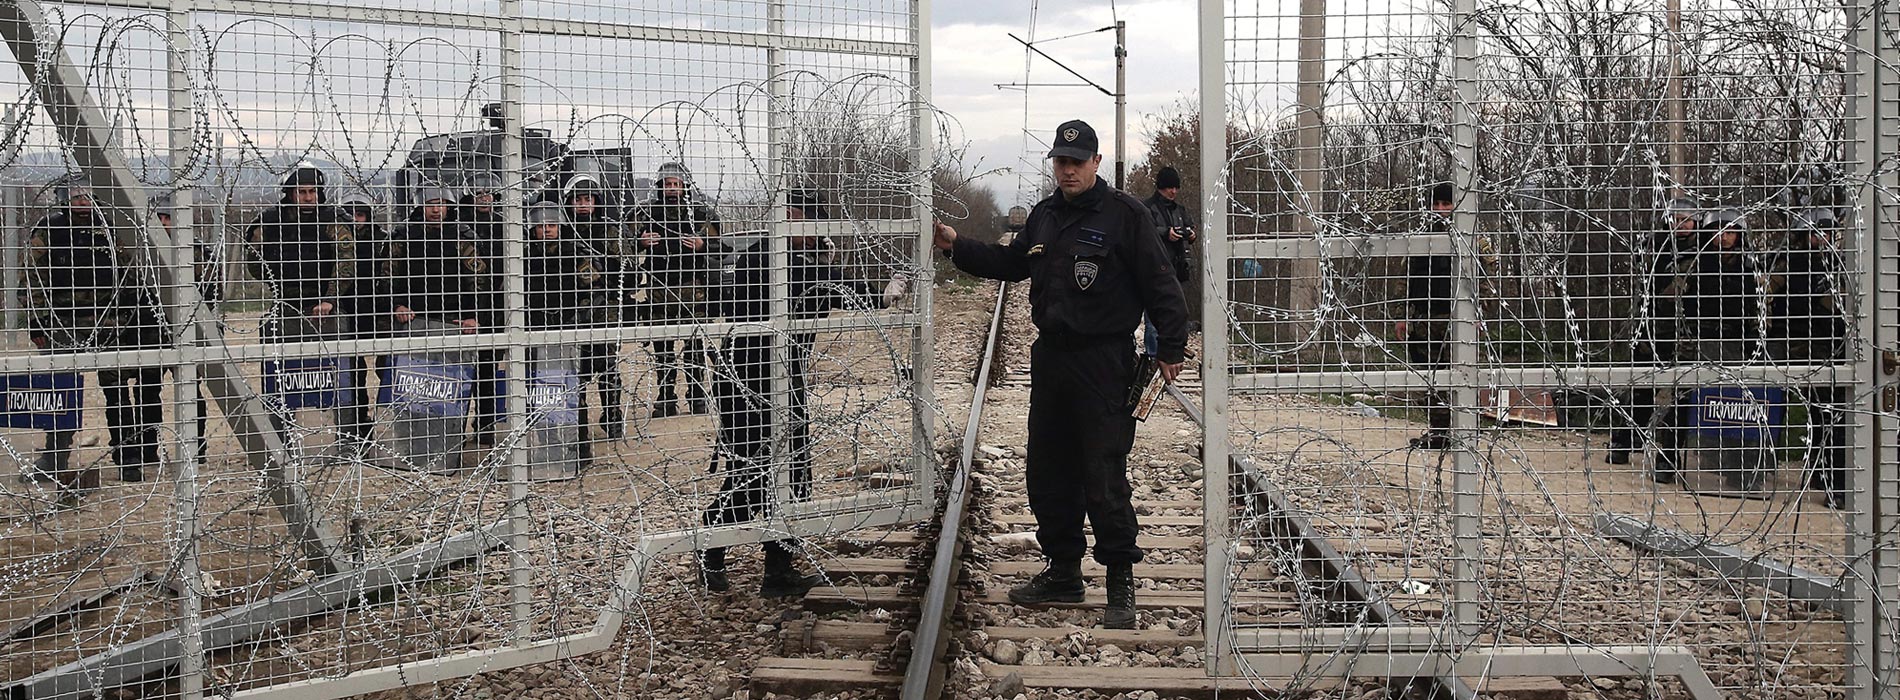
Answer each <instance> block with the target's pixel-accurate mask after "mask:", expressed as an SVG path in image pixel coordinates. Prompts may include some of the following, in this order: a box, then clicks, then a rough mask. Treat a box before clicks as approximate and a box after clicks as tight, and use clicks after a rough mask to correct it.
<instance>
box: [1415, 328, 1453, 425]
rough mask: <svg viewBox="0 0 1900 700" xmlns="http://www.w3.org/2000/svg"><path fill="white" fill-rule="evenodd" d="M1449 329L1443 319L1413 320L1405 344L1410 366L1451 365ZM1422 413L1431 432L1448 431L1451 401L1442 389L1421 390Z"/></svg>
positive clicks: (1433, 367) (1425, 368) (1421, 368)
mask: <svg viewBox="0 0 1900 700" xmlns="http://www.w3.org/2000/svg"><path fill="white" fill-rule="evenodd" d="M1450 332H1451V324H1450V323H1449V322H1447V321H1445V320H1443V319H1427V320H1421V321H1414V322H1413V323H1412V324H1411V334H1410V335H1411V337H1409V338H1406V343H1405V357H1406V360H1407V361H1409V362H1411V363H1412V368H1413V369H1415V370H1418V371H1420V372H1429V371H1432V370H1438V369H1444V368H1446V367H1449V366H1451V343H1450V342H1447V336H1448V335H1449V334H1450ZM1425 414H1426V420H1427V421H1428V423H1429V424H1430V426H1431V432H1434V433H1439V434H1449V433H1450V432H1451V403H1450V402H1448V401H1446V400H1445V392H1442V391H1427V392H1425Z"/></svg>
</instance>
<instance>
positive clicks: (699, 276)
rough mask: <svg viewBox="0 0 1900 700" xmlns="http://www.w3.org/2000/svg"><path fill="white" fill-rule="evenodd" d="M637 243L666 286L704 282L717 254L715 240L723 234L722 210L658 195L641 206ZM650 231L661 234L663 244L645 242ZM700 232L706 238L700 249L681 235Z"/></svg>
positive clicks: (635, 232) (648, 266) (649, 267)
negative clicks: (688, 246) (720, 215)
mask: <svg viewBox="0 0 1900 700" xmlns="http://www.w3.org/2000/svg"><path fill="white" fill-rule="evenodd" d="M633 229H634V230H633V234H632V239H633V241H634V245H636V246H638V247H639V249H640V250H641V251H642V252H643V253H644V254H645V255H646V270H647V272H648V273H649V274H651V275H652V276H653V278H654V279H653V283H654V284H658V285H662V286H666V287H682V286H686V285H691V284H704V283H705V282H704V279H703V277H704V275H705V274H706V272H707V270H709V269H710V268H711V267H712V259H713V256H714V255H716V253H715V250H714V244H715V243H716V241H715V240H714V239H716V238H717V237H718V236H719V214H718V213H717V212H715V211H713V209H712V207H709V206H706V205H704V204H698V203H694V202H691V201H679V200H668V199H666V198H664V197H655V198H654V199H653V201H650V202H648V203H647V205H646V206H645V207H642V208H641V209H640V214H639V220H638V221H637V222H636V223H635V224H634V226H633ZM648 231H652V232H655V233H658V234H660V244H659V245H657V246H654V247H652V248H648V247H646V244H645V243H644V242H641V240H640V239H641V237H642V235H643V234H645V233H646V232H648ZM687 236H699V237H700V238H702V239H704V240H705V242H706V245H705V247H703V248H701V249H699V250H698V251H693V250H689V249H687V247H686V245H685V244H684V243H682V242H681V239H683V238H685V237H687Z"/></svg>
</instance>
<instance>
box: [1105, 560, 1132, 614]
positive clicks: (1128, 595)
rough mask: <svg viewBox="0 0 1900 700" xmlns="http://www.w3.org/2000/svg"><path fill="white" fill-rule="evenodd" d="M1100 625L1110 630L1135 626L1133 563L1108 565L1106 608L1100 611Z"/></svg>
mask: <svg viewBox="0 0 1900 700" xmlns="http://www.w3.org/2000/svg"><path fill="white" fill-rule="evenodd" d="M1102 626H1103V627H1107V628H1109V629H1112V630H1131V629H1134V628H1135V567H1134V565H1133V564H1110V565H1109V566H1108V608H1106V609H1104V610H1103V611H1102Z"/></svg>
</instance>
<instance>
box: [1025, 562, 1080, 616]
mask: <svg viewBox="0 0 1900 700" xmlns="http://www.w3.org/2000/svg"><path fill="white" fill-rule="evenodd" d="M1087 592H1088V583H1087V582H1086V581H1083V580H1082V560H1080V559H1070V560H1068V561H1055V560H1050V562H1049V566H1048V568H1045V569H1043V570H1042V573H1039V574H1036V575H1035V577H1034V578H1031V579H1029V583H1025V584H1023V585H1020V586H1017V587H1015V588H1011V589H1009V602H1012V603H1015V604H1017V605H1039V604H1042V603H1080V602H1082V597H1083V595H1084V594H1086V593H1087Z"/></svg>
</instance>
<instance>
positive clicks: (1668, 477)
mask: <svg viewBox="0 0 1900 700" xmlns="http://www.w3.org/2000/svg"><path fill="white" fill-rule="evenodd" d="M1700 209H1701V206H1700V205H1698V204H1696V203H1695V201H1694V200H1691V199H1675V200H1671V201H1670V202H1669V207H1668V210H1667V212H1666V215H1667V217H1668V223H1669V228H1668V230H1665V231H1658V232H1657V233H1656V234H1655V235H1654V236H1653V237H1651V239H1650V245H1649V255H1650V256H1652V257H1651V258H1650V262H1649V269H1648V270H1647V271H1646V272H1647V274H1648V275H1649V280H1648V286H1647V287H1646V288H1645V289H1642V290H1639V292H1638V295H1639V296H1638V298H1637V301H1636V303H1637V313H1642V314H1645V315H1644V316H1643V317H1642V318H1639V319H1638V321H1639V323H1638V324H1637V331H1636V334H1635V340H1636V342H1635V348H1634V352H1633V353H1632V355H1633V359H1634V360H1635V361H1636V362H1638V363H1641V364H1648V363H1651V362H1660V363H1662V364H1674V363H1675V361H1676V320H1677V315H1678V312H1679V311H1680V307H1679V306H1678V305H1677V303H1676V302H1677V296H1678V295H1676V294H1673V293H1671V294H1665V293H1663V292H1664V291H1665V290H1671V289H1674V286H1673V285H1674V281H1675V278H1676V276H1677V275H1679V274H1686V273H1687V272H1688V271H1689V265H1690V264H1691V263H1693V262H1694V260H1695V255H1696V250H1697V248H1698V247H1699V246H1700V244H1699V242H1698V240H1697V236H1696V229H1697V227H1698V226H1700V224H1701V212H1700ZM1645 309H1646V311H1645ZM1628 405H1629V408H1628V410H1627V412H1625V411H1623V410H1620V409H1619V410H1616V411H1613V412H1612V414H1611V416H1610V420H1611V421H1612V425H1613V427H1612V428H1611V430H1610V450H1609V452H1608V453H1607V454H1605V455H1604V457H1603V461H1605V462H1608V463H1610V464H1629V463H1630V450H1633V449H1637V448H1640V447H1642V446H1643V442H1644V441H1643V431H1644V430H1648V429H1649V423H1650V420H1651V419H1652V418H1654V417H1655V415H1656V390H1655V389H1654V388H1651V387H1648V386H1644V387H1639V388H1636V389H1633V390H1631V391H1630V392H1629V401H1628ZM1675 457H1676V456H1675V452H1674V451H1664V452H1661V453H1658V468H1657V469H1656V470H1655V471H1652V472H1651V475H1652V476H1655V477H1656V478H1658V480H1661V481H1664V482H1669V481H1673V480H1674V479H1675Z"/></svg>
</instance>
